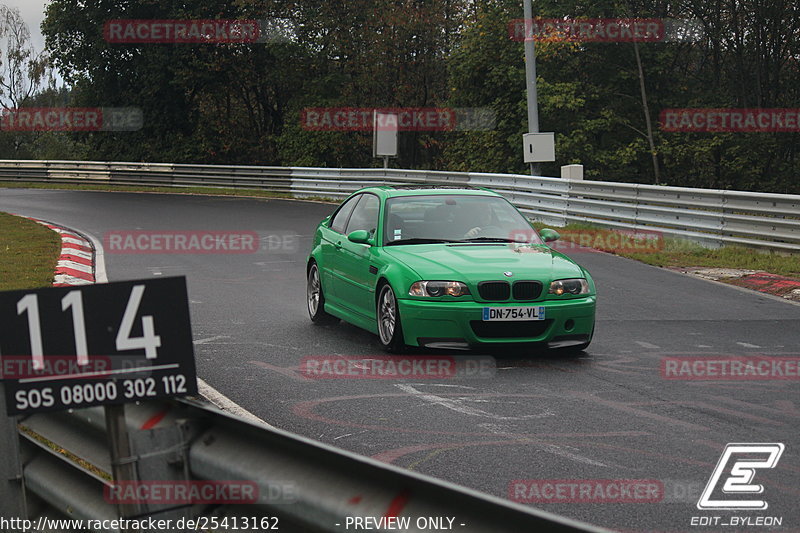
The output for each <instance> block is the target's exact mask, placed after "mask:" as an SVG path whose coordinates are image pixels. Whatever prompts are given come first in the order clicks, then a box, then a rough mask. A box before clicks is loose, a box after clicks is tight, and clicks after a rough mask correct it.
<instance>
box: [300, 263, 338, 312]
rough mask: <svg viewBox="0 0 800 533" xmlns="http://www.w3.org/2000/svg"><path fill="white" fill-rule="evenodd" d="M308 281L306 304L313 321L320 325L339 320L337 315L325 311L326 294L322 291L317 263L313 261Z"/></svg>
mask: <svg viewBox="0 0 800 533" xmlns="http://www.w3.org/2000/svg"><path fill="white" fill-rule="evenodd" d="M306 282H307V283H306V304H307V305H308V316H309V318H311V321H312V322H313V323H314V324H318V325H323V324H333V323H335V322H337V321H338V319H337V318H336V317H335V316H333V315H331V314H328V313H326V312H325V295H324V294H323V292H322V283H321V282H320V279H319V267H318V266H317V263H311V266H310V267H309V269H308V277H307V278H306Z"/></svg>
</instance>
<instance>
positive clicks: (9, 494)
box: [0, 381, 28, 519]
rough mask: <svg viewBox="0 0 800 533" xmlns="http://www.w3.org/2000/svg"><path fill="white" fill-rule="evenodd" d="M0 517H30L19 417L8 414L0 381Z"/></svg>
mask: <svg viewBox="0 0 800 533" xmlns="http://www.w3.org/2000/svg"><path fill="white" fill-rule="evenodd" d="M0 518H6V519H10V518H28V516H27V512H26V509H25V499H24V494H23V488H22V464H21V463H20V458H19V433H18V432H17V417H15V416H14V417H10V416H7V415H6V395H5V391H4V390H3V382H2V381H0Z"/></svg>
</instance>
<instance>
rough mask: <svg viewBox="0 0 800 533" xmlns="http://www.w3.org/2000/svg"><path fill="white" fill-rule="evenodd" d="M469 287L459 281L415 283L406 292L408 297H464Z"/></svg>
mask: <svg viewBox="0 0 800 533" xmlns="http://www.w3.org/2000/svg"><path fill="white" fill-rule="evenodd" d="M465 294H470V292H469V287H467V286H466V285H464V284H463V283H461V282H460V281H417V282H416V283H414V284H413V285H411V288H410V289H409V290H408V295H409V296H433V297H436V296H464V295H465Z"/></svg>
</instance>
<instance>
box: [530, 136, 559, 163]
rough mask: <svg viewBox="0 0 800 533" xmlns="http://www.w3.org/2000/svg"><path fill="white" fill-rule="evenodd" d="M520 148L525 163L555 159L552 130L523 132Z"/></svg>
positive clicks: (554, 143)
mask: <svg viewBox="0 0 800 533" xmlns="http://www.w3.org/2000/svg"><path fill="white" fill-rule="evenodd" d="M522 148H523V154H524V160H525V162H526V163H544V162H548V161H555V160H556V141H555V134H554V133H553V132H548V133H525V134H523V135H522Z"/></svg>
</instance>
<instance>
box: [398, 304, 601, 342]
mask: <svg viewBox="0 0 800 533" xmlns="http://www.w3.org/2000/svg"><path fill="white" fill-rule="evenodd" d="M397 303H398V307H399V311H400V319H401V320H402V324H403V335H404V337H405V342H406V344H408V345H411V346H440V345H441V346H445V345H459V344H466V345H471V346H472V345H482V344H483V345H486V344H509V343H547V345H548V346H550V347H553V348H555V347H559V348H560V347H566V346H572V345H576V344H582V343H585V342H588V341H589V340H590V339H591V337H592V333H593V331H594V319H595V308H596V297H595V296H587V297H585V298H572V299H564V300H542V301H538V302H529V303H522V302H502V303H500V302H493V303H482V302H475V301H463V302H459V301H447V302H443V301H438V300H433V301H426V300H412V299H398V301H397ZM516 306H536V307H539V306H543V307H544V308H545V314H544V316H545V320H536V321H525V322H483V321H482V320H481V317H482V316H483V308H484V307H516Z"/></svg>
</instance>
